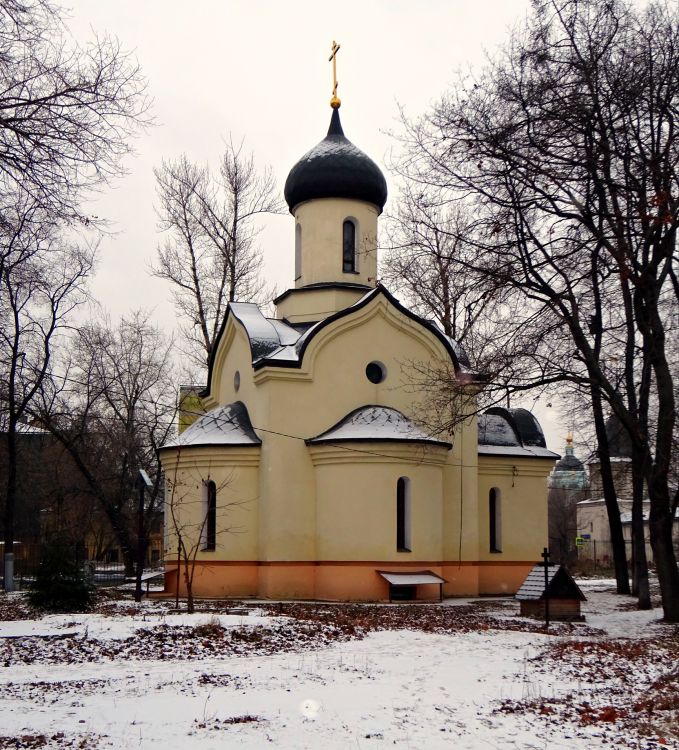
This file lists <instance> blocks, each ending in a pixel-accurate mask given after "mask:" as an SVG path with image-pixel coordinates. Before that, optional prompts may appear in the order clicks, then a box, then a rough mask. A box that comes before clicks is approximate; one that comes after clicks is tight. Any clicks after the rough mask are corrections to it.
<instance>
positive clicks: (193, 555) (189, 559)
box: [165, 446, 245, 614]
mask: <svg viewBox="0 0 679 750" xmlns="http://www.w3.org/2000/svg"><path fill="white" fill-rule="evenodd" d="M181 450H182V449H181V446H180V447H178V448H177V450H176V455H175V458H174V468H173V470H172V472H171V476H166V477H165V483H166V496H165V518H166V523H167V532H168V537H169V539H171V540H172V542H174V543H175V544H176V547H177V555H178V559H177V563H178V566H179V567H178V570H177V577H178V578H177V586H178V587H179V583H180V581H181V580H183V581H184V587H185V589H186V609H187V611H188V612H189V614H193V612H194V611H195V605H194V598H193V579H194V577H195V573H196V561H197V559H198V553H199V552H200V551H201V550H203V549H205V548H206V546H211V548H214V545H215V544H216V538H217V536H220V535H222V534H234V533H238V532H239V529H238V528H237V527H235V526H227V527H222V528H220V529H219V530H217V527H216V519H217V514H218V513H220V514H221V515H222V517H223V514H224V512H225V511H227V510H228V509H229V508H235V507H237V506H242V505H244V504H245V503H244V502H239V501H232V502H229V503H226V504H222V505H219V506H218V505H217V498H218V497H219V496H220V494H221V491H222V490H224V489H225V488H226V487H228V484H229V480H228V479H226V480H224V481H223V482H220V484H219V485H217V484H215V483H214V482H213V481H212V480H211V477H210V473H209V471H208V472H207V473H206V474H203V473H201V472H200V471H199V470H196V471H195V472H194V473H193V475H192V476H191V478H190V480H188V481H187V477H186V474H185V473H183V474H182V476H181V477H180V473H179V466H180V457H181ZM210 483H212V484H213V485H214V495H213V497H214V503H215V504H214V507H213V508H210V507H209V503H203V502H202V500H201V498H200V497H199V496H198V497H197V496H196V487H198V488H199V490H201V489H205V488H207V486H208V485H209V484H210ZM198 506H200V507H198Z"/></svg>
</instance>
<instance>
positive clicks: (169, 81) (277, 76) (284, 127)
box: [70, 0, 565, 450]
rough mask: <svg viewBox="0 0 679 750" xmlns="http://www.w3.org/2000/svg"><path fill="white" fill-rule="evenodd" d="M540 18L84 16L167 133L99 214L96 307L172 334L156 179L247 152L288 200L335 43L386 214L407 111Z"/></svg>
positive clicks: (493, 4) (321, 109)
mask: <svg viewBox="0 0 679 750" xmlns="http://www.w3.org/2000/svg"><path fill="white" fill-rule="evenodd" d="M528 8H529V0H485V1H484V2H479V0H420V1H419V2H412V0H409V1H408V2H406V1H405V0H362V1H361V2H357V1H355V0H345V1H344V2H342V3H329V2H321V1H320V0H314V1H311V0H309V1H307V0H304V1H302V2H300V1H297V2H280V1H279V2H254V1H252V0H251V1H250V2H244V1H243V2H228V1H224V0H222V1H220V2H218V1H217V0H209V1H208V0H194V2H192V3H188V2H187V1H186V0H182V1H181V2H180V1H179V0H143V2H140V1H139V0H108V1H107V2H102V0H79V1H78V2H73V3H72V5H71V21H70V27H71V30H72V32H73V34H74V36H75V37H76V38H77V39H78V40H81V41H84V40H86V39H87V38H88V37H89V36H91V34H92V32H93V31H96V32H109V33H111V34H114V35H115V36H117V37H118V38H119V39H120V41H121V43H122V45H123V47H124V48H126V49H129V50H132V51H134V53H135V55H136V56H137V58H138V60H139V63H140V65H141V67H142V70H143V72H144V74H145V76H146V77H147V78H148V81H149V92H150V94H151V96H152V97H153V99H154V107H153V114H154V116H155V118H156V121H157V125H156V127H154V128H152V129H151V130H150V131H149V132H148V133H147V134H145V135H142V136H140V137H139V138H138V139H137V140H136V143H135V148H136V151H137V154H136V156H135V157H133V158H130V159H128V161H127V164H126V166H127V168H128V171H129V175H128V176H127V177H126V178H124V179H122V180H120V181H118V182H117V183H116V185H115V186H114V188H113V189H111V190H107V191H105V192H104V193H103V194H102V195H101V196H100V197H99V198H98V199H97V201H96V203H95V204H94V205H93V206H92V207H91V210H92V212H93V213H96V214H97V215H100V216H104V217H106V218H108V219H109V220H110V221H112V222H113V226H114V228H115V230H116V234H115V235H114V236H112V237H109V238H106V239H105V240H104V242H103V243H102V246H101V260H100V264H99V267H98V272H97V276H96V278H95V280H94V284H93V291H94V295H95V297H96V298H97V299H98V300H99V301H100V302H101V303H102V304H103V305H104V307H105V308H106V309H107V310H108V311H109V312H110V313H111V315H112V316H113V317H114V318H116V317H118V316H120V315H122V314H124V313H126V312H127V311H128V310H130V309H132V308H134V307H139V306H143V307H150V308H152V309H153V310H154V318H155V320H156V321H157V322H158V323H159V324H160V325H162V326H163V327H164V328H166V329H167V330H172V329H174V327H175V324H176V321H175V316H174V311H173V309H172V305H171V303H170V299H169V289H168V286H167V284H166V283H165V282H163V281H161V280H159V279H155V278H153V277H152V276H150V275H149V273H148V268H149V266H150V264H151V263H152V262H153V261H154V259H155V254H156V248H157V245H158V243H159V241H160V239H161V236H160V235H159V233H158V231H157V226H156V221H157V220H156V215H155V211H154V202H155V188H154V178H153V171H152V170H153V167H154V166H157V165H159V164H160V161H161V159H163V158H166V159H170V158H174V157H177V156H179V155H180V154H182V153H185V154H187V155H188V156H189V158H190V159H192V160H195V161H200V162H207V163H211V164H217V162H218V159H219V157H220V154H221V153H222V151H223V143H224V140H225V139H228V138H229V136H231V137H232V138H233V139H234V141H236V142H239V141H240V140H241V139H245V145H246V148H247V149H248V150H251V151H252V152H254V154H255V157H256V160H257V162H258V164H260V165H262V166H264V165H270V166H271V167H272V169H273V171H274V174H275V175H276V178H277V182H278V186H279V189H280V191H281V195H282V191H283V185H284V183H285V178H286V176H287V174H288V171H289V170H290V168H291V167H292V165H293V164H294V163H295V162H296V161H297V159H299V157H300V156H302V154H303V153H305V152H306V151H307V150H308V149H309V148H311V147H312V146H313V145H315V144H316V143H317V142H318V141H319V140H321V139H322V138H323V137H324V136H325V132H326V130H327V127H328V122H329V119H330V112H331V110H330V107H329V104H328V102H329V99H330V95H331V90H332V72H331V65H330V63H329V62H328V56H329V53H330V47H331V43H332V41H333V40H334V39H335V40H337V41H338V42H339V43H340V44H341V51H340V52H339V55H338V69H337V76H338V80H339V89H338V94H339V96H340V98H341V99H342V108H341V115H342V123H343V126H344V131H345V133H346V135H347V137H348V138H349V139H350V140H351V141H353V142H354V143H355V144H356V145H357V146H359V148H361V149H363V150H364V151H365V152H367V153H368V154H369V155H370V156H371V157H372V158H373V159H374V160H375V161H377V162H378V164H380V166H381V167H382V169H383V171H384V172H385V175H386V177H387V182H388V184H389V188H390V197H389V201H388V202H387V207H386V210H387V211H388V210H389V207H390V203H391V204H392V205H393V202H394V201H395V199H396V197H397V191H396V188H395V186H394V183H393V180H391V179H390V176H389V173H388V170H387V168H386V166H385V163H386V161H387V157H388V153H389V150H390V148H392V146H393V143H392V141H391V139H390V138H389V136H388V133H387V131H388V130H389V129H390V128H393V127H395V126H396V124H397V123H396V120H397V115H398V106H399V105H401V106H403V107H405V109H406V111H407V112H408V113H410V114H411V115H416V114H418V113H420V112H422V111H423V110H424V109H426V108H427V106H428V105H429V104H431V103H432V102H434V101H435V100H436V99H437V98H438V97H439V96H440V95H441V94H442V93H443V92H444V91H445V90H446V88H447V87H448V86H449V85H451V84H452V83H453V81H454V79H455V76H456V72H457V71H459V70H465V69H467V68H470V67H471V68H474V67H477V66H480V65H482V64H483V60H484V56H485V54H486V53H492V52H493V50H494V49H495V48H496V47H497V46H498V45H499V44H502V43H503V41H504V40H505V39H506V37H507V34H508V32H509V30H510V29H511V27H513V26H514V25H515V24H516V23H518V22H520V21H521V20H522V19H523V18H524V17H525V15H526V13H527V12H528ZM293 230H294V225H293V221H292V218H291V217H290V216H289V215H285V216H277V217H271V218H270V219H269V220H267V222H266V226H265V228H264V231H263V233H262V235H261V247H262V251H263V255H264V259H265V274H266V277H267V281H268V282H270V283H275V284H276V285H277V287H278V290H279V291H282V290H284V289H286V288H288V287H289V286H292V274H293V260H294V257H293V248H294V245H293V238H294V235H293ZM522 405H525V406H531V404H530V403H525V404H522ZM538 406H539V405H538ZM539 414H540V419H541V420H542V421H543V426H544V427H545V428H546V430H547V431H548V442H549V444H550V447H552V448H553V449H557V450H558V449H559V448H560V446H561V445H562V443H563V435H564V431H565V428H564V427H556V426H555V425H554V424H553V422H554V419H553V418H552V415H551V413H550V412H549V411H547V412H544V411H543V410H542V409H540V410H539ZM553 416H554V417H556V415H553Z"/></svg>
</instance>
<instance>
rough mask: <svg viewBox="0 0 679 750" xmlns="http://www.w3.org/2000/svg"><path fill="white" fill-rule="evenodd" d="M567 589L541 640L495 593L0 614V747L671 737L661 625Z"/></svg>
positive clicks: (600, 591) (600, 596) (651, 743)
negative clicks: (233, 609) (231, 610)
mask: <svg viewBox="0 0 679 750" xmlns="http://www.w3.org/2000/svg"><path fill="white" fill-rule="evenodd" d="M583 590H584V592H585V595H586V596H587V597H588V601H587V602H586V603H585V611H586V613H587V623H585V624H582V625H581V624H575V625H567V624H561V625H556V626H555V627H553V628H550V630H551V631H552V632H551V634H545V633H544V632H543V631H542V630H541V628H540V626H539V624H538V623H535V622H533V621H529V620H526V619H524V618H519V617H517V616H516V614H515V613H516V612H517V611H518V605H517V604H516V603H515V602H514V601H512V600H509V599H501V600H489V599H480V600H478V599H466V600H448V601H446V602H444V605H443V606H441V605H437V604H432V605H413V606H408V605H393V606H377V605H374V606H370V605H367V606H359V605H322V604H318V605H313V604H306V605H304V604H299V605H298V604H282V605H280V606H274V605H271V604H270V603H266V604H265V603H262V604H261V606H257V605H255V604H253V603H249V604H248V606H249V607H251V609H250V614H248V615H234V614H223V612H224V611H225V610H224V608H220V607H219V606H217V605H211V609H212V610H214V611H201V612H197V613H196V614H194V615H187V614H174V613H172V612H171V611H170V606H171V605H169V604H167V603H163V602H146V603H144V604H143V605H141V606H134V605H130V603H129V601H126V602H119V603H111V604H108V605H106V606H103V607H100V610H99V611H98V612H97V613H95V614H88V615H80V614H78V615H50V616H45V617H34V618H33V619H16V620H11V621H2V622H0V691H1V692H0V694H1V695H2V696H3V700H2V701H1V702H0V748H10V747H11V748H43V747H48V748H70V747H73V748H76V747H77V748H161V747H162V748H170V749H171V748H182V749H186V750H192V749H193V748H201V750H211V748H231V747H238V748H246V749H247V748H262V747H277V748H283V750H287V749H288V748H289V749H293V748H294V749H295V750H302V749H304V748H309V749H312V748H313V750H317V749H318V748H322V749H323V750H332V749H334V748H360V749H379V748H386V747H387V746H389V747H402V748H411V749H413V750H415V749H416V748H423V749H427V750H429V748H448V747H450V748H460V749H462V750H466V749H473V750H476V749H477V748H479V749H481V750H484V749H485V748H489V749H495V748H503V749H504V748H516V749H517V750H518V749H520V748H521V749H522V748H526V749H527V750H532V749H535V750H537V749H538V748H539V749H540V750H543V749H545V748H550V750H562V749H563V750H566V748H567V749H568V750H573V749H574V748H579V747H587V748H588V750H589V749H590V748H591V749H592V750H597V749H598V748H638V749H639V750H642V749H646V748H660V747H673V748H679V728H678V727H677V726H676V721H677V718H678V717H679V710H674V712H672V711H671V710H669V711H668V710H664V709H663V710H661V709H662V707H663V705H665V704H663V703H662V701H663V700H664V701H665V703H667V704H668V705H670V706H674V707H675V709H679V705H675V704H679V696H678V695H677V688H678V686H679V680H678V679H677V677H678V676H679V654H678V648H677V644H678V643H679V640H678V638H677V632H676V630H674V629H673V628H671V627H669V626H666V625H663V624H661V623H660V622H659V621H658V620H659V617H660V614H661V613H660V610H658V609H655V610H653V611H652V612H651V613H644V612H636V611H635V610H633V608H631V605H632V603H633V602H632V600H631V599H630V598H621V597H617V596H615V595H614V594H613V593H612V588H611V583H610V582H605V583H601V584H598V585H595V586H586V587H585V586H583ZM621 605H622V608H621ZM13 606H14V609H12V607H13ZM0 611H1V612H3V616H5V617H9V616H12V615H11V614H8V613H11V612H13V611H15V612H17V613H18V614H17V615H16V616H24V617H25V616H26V614H25V613H24V612H23V610H21V600H20V599H19V598H18V597H14V598H13V599H8V598H6V597H5V598H2V597H0ZM658 685H659V686H660V687H658ZM665 688H667V690H665ZM654 691H655V692H654ZM663 691H665V692H663ZM651 696H652V697H653V700H652V701H651V702H650V704H649V700H650V698H649V697H651ZM658 696H659V697H658ZM667 696H669V698H668V697H667ZM672 696H674V697H672ZM668 701H669V703H668ZM642 704H643V705H642ZM647 704H648V705H647ZM632 705H636V706H640V708H638V710H636V709H635V711H636V713H634V714H632V712H631V710H630V711H628V709H629V708H630V706H632ZM659 711H660V713H659ZM668 717H669V721H668ZM671 722H675V725H674V728H673V727H672V726H671Z"/></svg>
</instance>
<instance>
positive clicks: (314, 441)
mask: <svg viewBox="0 0 679 750" xmlns="http://www.w3.org/2000/svg"><path fill="white" fill-rule="evenodd" d="M364 409H389V410H391V411H395V412H397V413H398V414H400V415H401V416H402V417H403V418H404V419H405V420H406V421H407V422H412V420H411V419H409V418H408V417H406V415H405V414H404V413H403V412H402V411H399V410H398V409H395V408H394V407H392V406H385V405H384V404H364V405H363V406H357V407H356V408H355V409H352V410H351V411H350V412H349V413H348V414H345V415H344V416H343V417H342V419H340V420H338V421H337V422H335V424H334V425H332V427H328V429H327V430H324V431H323V432H321V433H320V434H319V435H316V436H315V437H312V438H306V439H305V440H304V442H305V443H306V444H307V445H319V444H327V443H421V444H423V445H437V446H440V447H442V448H447V449H448V450H451V449H452V447H453V444H452V443H449V442H448V441H447V440H437V439H436V438H427V437H424V438H412V437H411V438H409V437H403V438H401V437H346V438H337V437H335V438H326V437H323V436H324V435H328V434H329V433H331V432H332V431H333V430H336V429H337V428H338V427H341V426H342V425H344V423H345V422H347V421H348V420H350V419H351V418H352V417H353V416H354V415H355V414H358V413H359V412H362V411H363V410H364ZM415 426H417V425H415Z"/></svg>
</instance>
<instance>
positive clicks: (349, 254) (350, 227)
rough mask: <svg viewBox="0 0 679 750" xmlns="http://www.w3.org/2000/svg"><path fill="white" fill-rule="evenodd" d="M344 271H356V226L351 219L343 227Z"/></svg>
mask: <svg viewBox="0 0 679 750" xmlns="http://www.w3.org/2000/svg"><path fill="white" fill-rule="evenodd" d="M342 271H344V273H354V272H355V271H356V224H354V222H353V221H352V220H351V219H346V220H345V221H344V224H343V225H342Z"/></svg>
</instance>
